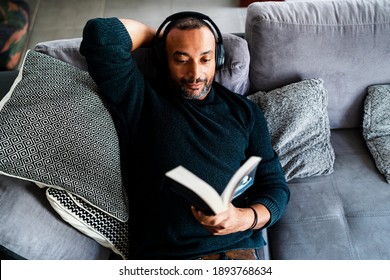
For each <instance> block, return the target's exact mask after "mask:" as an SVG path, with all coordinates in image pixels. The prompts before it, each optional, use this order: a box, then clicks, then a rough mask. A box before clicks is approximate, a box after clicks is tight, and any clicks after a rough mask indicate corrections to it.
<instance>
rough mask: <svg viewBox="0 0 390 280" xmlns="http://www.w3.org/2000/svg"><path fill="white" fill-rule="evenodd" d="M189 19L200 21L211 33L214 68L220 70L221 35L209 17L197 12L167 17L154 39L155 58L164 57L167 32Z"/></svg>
mask: <svg viewBox="0 0 390 280" xmlns="http://www.w3.org/2000/svg"><path fill="white" fill-rule="evenodd" d="M189 17H193V18H197V19H200V20H202V21H203V22H204V23H205V24H206V25H207V26H208V27H209V28H210V30H211V31H212V32H213V34H214V37H215V43H216V49H215V63H216V68H217V69H221V68H222V66H223V64H224V61H225V50H224V47H223V40H222V34H221V32H220V30H219V29H218V27H217V25H216V24H215V23H214V22H213V21H212V20H211V19H210V17H208V16H206V15H204V14H202V13H198V12H190V11H186V12H179V13H175V14H173V15H170V16H169V17H167V18H166V19H165V20H164V21H163V23H162V24H161V25H160V27H159V28H158V29H157V32H156V35H155V39H154V45H155V49H156V53H157V54H156V55H157V57H159V58H162V57H164V56H165V39H166V36H167V34H168V33H169V31H170V30H171V29H172V27H173V26H174V24H175V23H176V22H177V21H178V20H181V19H184V18H189ZM164 27H165V29H164ZM163 29H164V31H163ZM162 31H163V34H162V36H161V35H160V33H161V32H162Z"/></svg>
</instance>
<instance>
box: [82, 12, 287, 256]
mask: <svg viewBox="0 0 390 280" xmlns="http://www.w3.org/2000/svg"><path fill="white" fill-rule="evenodd" d="M131 49H132V40H131V38H130V36H129V34H128V32H127V30H126V29H125V27H124V25H123V24H122V23H121V22H120V21H119V20H118V19H117V18H109V19H93V20H90V21H89V22H88V23H87V24H86V26H85V28H84V33H83V41H82V44H81V47H80V51H81V53H82V54H83V55H84V56H85V57H86V59H87V62H88V66H89V73H90V75H91V76H92V78H93V79H94V80H95V82H96V83H97V85H98V86H99V88H100V90H101V95H102V97H103V99H104V100H105V101H106V103H107V106H108V107H109V109H110V112H111V114H112V116H113V119H114V122H115V125H116V129H117V133H118V137H119V144H120V149H121V160H122V174H123V177H124V183H125V184H126V188H127V192H128V196H129V207H130V216H131V218H130V220H129V235H130V236H129V239H130V247H131V248H130V252H131V254H132V255H131V258H134V259H193V258H198V257H199V256H201V255H205V254H212V253H217V252H221V251H227V250H232V249H244V248H258V247H261V246H263V245H264V240H263V239H262V236H261V231H260V230H248V231H243V232H237V233H233V234H228V235H222V236H214V235H212V234H211V233H210V232H209V231H207V230H206V229H205V228H204V227H203V226H202V225H201V224H199V222H198V221H197V220H196V219H195V218H194V216H193V215H192V212H191V207H190V206H191V205H190V204H189V203H188V202H187V201H186V200H185V199H183V198H182V197H180V196H178V195H177V194H175V193H174V192H173V191H171V190H170V189H169V186H168V185H169V183H170V181H169V180H168V179H166V177H165V175H164V174H165V173H166V172H167V171H169V170H171V169H172V168H174V167H176V166H178V165H182V166H184V167H186V168H187V169H189V170H190V171H192V172H193V173H195V174H197V175H198V176H199V177H201V178H202V179H203V180H205V181H206V182H208V183H209V184H210V185H212V186H213V187H215V189H216V190H217V192H219V193H222V191H223V189H224V186H226V184H227V182H228V181H229V179H230V177H231V176H232V175H233V174H234V172H235V171H236V170H237V169H238V168H239V167H240V165H241V164H242V163H243V162H244V161H245V160H246V159H247V158H249V157H250V156H252V155H255V156H259V157H261V158H262V161H261V163H260V165H259V166H258V168H257V173H256V176H255V183H254V185H253V186H252V187H251V188H250V189H249V190H248V191H247V192H246V193H244V194H243V195H242V197H239V198H237V199H235V200H234V201H233V204H234V205H235V206H236V207H246V206H247V205H248V204H253V203H261V204H263V205H265V206H266V207H267V208H268V210H269V211H270V213H271V220H270V222H269V223H268V224H267V225H266V226H271V225H272V224H274V223H275V222H276V221H277V220H278V219H279V218H280V217H281V215H282V214H283V212H284V210H285V207H286V204H287V202H288V199H289V190H288V187H287V183H286V181H285V177H284V173H283V170H282V168H281V166H280V163H279V159H278V157H277V155H276V154H275V152H274V150H273V148H272V146H271V142H270V136H269V132H268V128H267V123H266V121H265V118H264V115H263V113H262V112H261V110H260V109H259V108H258V106H257V105H255V104H254V103H252V102H251V101H249V100H247V98H245V97H243V96H239V95H237V94H235V93H232V92H230V91H229V90H227V89H226V88H224V87H223V86H221V85H219V84H218V83H216V82H214V83H213V87H212V90H211V91H210V93H209V94H208V95H207V97H206V98H205V99H204V100H188V99H185V98H183V97H182V96H181V95H180V94H178V93H177V92H173V91H171V90H169V88H170V87H168V86H167V85H166V84H165V83H164V82H162V83H160V84H158V85H156V84H155V83H151V82H150V81H148V80H146V78H145V77H144V76H143V74H142V73H141V72H140V70H139V69H138V67H137V65H136V62H135V61H134V59H133V57H132V55H131V51H130V50H131Z"/></svg>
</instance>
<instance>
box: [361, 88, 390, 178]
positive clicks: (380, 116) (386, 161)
mask: <svg viewBox="0 0 390 280" xmlns="http://www.w3.org/2000/svg"><path fill="white" fill-rule="evenodd" d="M363 136H364V139H365V141H366V144H367V147H368V149H369V150H370V152H371V154H372V156H373V158H374V160H375V164H376V166H377V168H378V170H379V171H380V172H381V173H382V174H383V175H384V176H385V178H386V180H387V182H388V183H389V184H390V84H388V85H373V86H369V87H368V93H367V97H366V99H365V103H364V115H363Z"/></svg>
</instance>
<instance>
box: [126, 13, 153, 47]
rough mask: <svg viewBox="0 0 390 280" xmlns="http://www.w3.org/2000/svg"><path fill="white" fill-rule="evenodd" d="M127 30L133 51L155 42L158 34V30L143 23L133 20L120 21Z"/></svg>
mask: <svg viewBox="0 0 390 280" xmlns="http://www.w3.org/2000/svg"><path fill="white" fill-rule="evenodd" d="M119 20H120V21H121V22H122V24H123V25H124V26H125V28H126V29H127V32H128V33H129V35H130V37H131V39H132V42H133V48H132V51H133V50H135V49H138V48H139V47H142V46H148V45H150V44H151V42H152V41H153V37H154V35H155V34H156V29H155V28H152V27H150V26H148V25H146V24H143V23H142V22H139V21H135V20H132V19H123V18H121V19H119Z"/></svg>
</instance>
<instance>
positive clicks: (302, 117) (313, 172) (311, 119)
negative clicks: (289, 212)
mask: <svg viewBox="0 0 390 280" xmlns="http://www.w3.org/2000/svg"><path fill="white" fill-rule="evenodd" d="M248 98H249V99H251V100H252V101H254V102H255V103H256V104H258V105H259V106H260V108H261V109H262V110H263V112H264V114H265V117H266V119H267V122H268V127H269V130H270V134H271V141H272V145H273V147H274V149H275V151H276V153H277V154H278V155H279V157H280V163H281V164H282V167H283V169H284V172H285V174H286V179H287V180H291V179H293V178H304V177H309V176H318V175H327V174H330V173H332V172H333V163H334V157H335V156H334V151H333V148H332V145H331V143H330V129H329V119H328V112H327V110H326V108H327V104H328V92H327V91H326V89H325V87H324V83H323V81H322V80H320V79H311V80H304V81H301V82H297V83H292V84H289V85H286V86H284V87H282V88H278V89H274V90H271V91H269V92H262V91H260V92H257V93H255V94H253V95H250V96H248Z"/></svg>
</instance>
